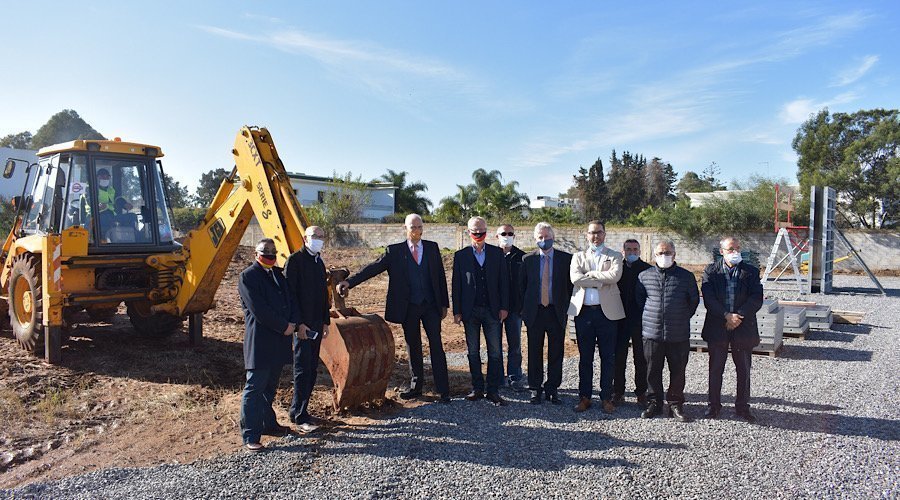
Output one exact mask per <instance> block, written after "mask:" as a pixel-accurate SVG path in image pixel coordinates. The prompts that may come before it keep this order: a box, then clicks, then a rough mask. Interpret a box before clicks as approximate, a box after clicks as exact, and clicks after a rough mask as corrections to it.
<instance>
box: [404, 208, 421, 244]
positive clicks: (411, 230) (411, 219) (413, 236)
mask: <svg viewBox="0 0 900 500" xmlns="http://www.w3.org/2000/svg"><path fill="white" fill-rule="evenodd" d="M403 226H404V227H406V239H408V240H409V241H411V242H412V243H414V244H418V243H419V240H421V239H422V230H423V229H424V228H425V224H424V223H423V222H422V216H421V215H419V214H409V215H407V216H406V221H405V222H404V223H403Z"/></svg>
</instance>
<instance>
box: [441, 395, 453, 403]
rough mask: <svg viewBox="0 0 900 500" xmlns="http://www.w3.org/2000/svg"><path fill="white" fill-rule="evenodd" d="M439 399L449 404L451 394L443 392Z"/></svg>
mask: <svg viewBox="0 0 900 500" xmlns="http://www.w3.org/2000/svg"><path fill="white" fill-rule="evenodd" d="M438 401H440V402H441V403H444V404H448V403H450V401H451V399H450V395H449V394H441V398H440V399H438Z"/></svg>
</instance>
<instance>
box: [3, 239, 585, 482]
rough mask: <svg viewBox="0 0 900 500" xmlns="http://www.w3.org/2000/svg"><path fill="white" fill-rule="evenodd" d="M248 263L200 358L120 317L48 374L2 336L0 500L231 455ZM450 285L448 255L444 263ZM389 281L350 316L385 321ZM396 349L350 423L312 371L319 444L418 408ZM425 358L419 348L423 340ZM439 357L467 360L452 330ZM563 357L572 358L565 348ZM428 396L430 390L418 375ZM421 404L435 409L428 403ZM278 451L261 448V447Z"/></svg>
mask: <svg viewBox="0 0 900 500" xmlns="http://www.w3.org/2000/svg"><path fill="white" fill-rule="evenodd" d="M323 253H324V257H325V262H326V263H327V264H328V265H333V266H338V267H341V266H343V267H348V268H349V269H350V270H351V271H356V270H359V269H360V268H361V267H362V266H363V265H365V264H366V263H368V262H370V261H371V260H373V259H374V258H375V257H377V255H378V254H379V253H380V251H378V250H368V249H326V250H325V251H324V252H323ZM251 259H252V250H251V249H249V248H241V249H240V250H239V251H238V252H237V253H236V255H235V256H234V258H233V259H232V262H231V265H230V267H229V269H228V272H227V273H226V275H225V278H224V280H223V282H222V285H221V286H220V288H219V291H218V293H217V295H216V301H217V305H216V308H215V309H213V310H211V311H209V312H208V313H206V314H205V316H204V339H203V342H202V343H201V345H200V346H198V347H192V346H191V345H190V344H189V343H188V339H187V335H186V326H187V325H186V324H185V329H184V330H183V332H182V333H181V334H174V335H172V336H171V337H168V338H164V339H150V338H146V337H141V336H139V335H137V334H136V333H135V332H134V331H133V329H132V327H131V323H130V322H129V319H128V316H127V315H126V314H125V309H124V306H123V307H120V310H119V314H117V315H116V316H115V317H114V318H113V321H112V322H111V323H91V322H90V319H89V318H88V317H87V316H86V315H84V314H83V315H81V316H79V317H78V321H79V322H84V323H82V324H81V325H80V326H78V327H77V328H76V329H74V330H73V331H72V334H71V338H70V340H69V341H68V343H67V344H66V345H65V346H64V347H63V352H62V362H61V363H60V364H59V365H49V364H47V363H46V362H44V361H43V360H41V359H38V358H35V357H33V356H31V355H29V354H28V353H26V352H25V351H24V350H22V349H21V348H20V347H19V346H18V344H17V343H16V341H15V339H14V338H13V336H12V332H11V331H9V329H8V323H7V322H6V321H4V322H2V324H3V326H4V327H5V328H6V329H5V330H4V331H3V332H2V334H0V488H9V487H15V486H20V485H23V484H27V483H30V482H33V481H37V480H48V479H54V478H60V477H65V476H69V475H73V474H80V473H85V472H89V471H92V470H97V469H103V468H107V467H136V466H147V465H154V464H160V463H175V462H179V463H186V462H192V461H194V460H196V459H198V458H208V457H213V456H216V455H220V454H227V453H233V452H235V451H238V450H240V446H241V439H240V432H239V426H238V418H239V417H238V415H239V408H240V393H241V389H242V387H243V380H244V373H245V372H244V369H243V351H242V345H243V344H242V342H243V332H244V325H243V313H242V312H241V307H240V301H239V297H238V293H237V276H238V274H239V273H240V271H242V270H243V269H244V268H245V267H246V266H247V265H248V264H249V263H250V262H251ZM444 260H445V267H446V268H447V278H448V280H449V278H450V266H451V264H452V262H451V260H452V254H448V255H445V256H444ZM386 288H387V275H386V274H383V275H381V276H378V277H377V278H374V279H372V280H369V281H368V282H366V283H364V284H363V285H361V286H359V287H357V288H355V289H353V290H352V291H351V293H350V297H349V298H348V299H347V305H348V306H353V307H356V308H357V309H359V310H360V311H362V312H375V313H377V314H381V315H383V313H384V296H385V290H386ZM389 325H390V326H391V329H392V331H393V333H394V340H395V344H396V357H395V366H394V372H393V378H392V380H391V384H390V385H389V389H388V393H387V398H388V399H387V400H385V401H383V402H381V403H378V404H373V405H371V406H369V407H366V408H361V409H357V410H355V411H354V412H352V413H349V412H343V413H335V411H334V409H333V407H332V397H331V387H332V386H331V379H330V377H329V376H328V372H327V371H326V370H325V368H324V367H321V366H320V368H319V374H320V375H319V378H318V382H319V384H318V385H317V386H316V389H315V392H314V394H313V401H312V412H313V414H315V415H317V416H320V417H324V418H326V419H328V420H329V424H328V426H327V428H326V429H325V432H333V431H334V430H335V429H338V428H340V427H342V426H355V425H365V424H366V423H367V422H370V421H371V419H377V418H380V417H382V416H384V415H386V414H390V413H392V412H395V411H397V410H398V409H402V408H403V407H404V406H410V405H415V404H422V403H421V402H419V403H416V402H411V403H409V402H400V400H399V399H398V398H397V397H396V388H399V387H401V386H404V385H405V384H408V382H409V378H408V377H409V374H408V368H407V356H406V351H405V343H404V342H403V334H402V331H401V329H400V328H399V327H398V326H397V325H392V324H389ZM423 342H424V343H425V352H426V354H427V353H428V347H427V339H426V338H425V336H424V335H423ZM443 343H444V348H445V350H446V351H447V352H464V351H465V349H466V345H465V338H464V335H463V330H462V327H461V326H458V325H455V324H453V322H452V318H451V317H450V315H448V318H447V319H446V320H444V323H443ZM567 351H568V353H569V354H572V353H574V352H575V351H574V346H571V347H568V348H567ZM290 377H291V375H290V370H289V369H288V368H286V369H285V370H284V372H283V374H282V378H281V383H280V386H279V390H278V404H277V407H276V411H277V413H278V417H279V421H280V422H282V423H287V422H288V416H287V413H288V409H289V407H290V401H291V396H292V386H291V378H290ZM450 383H451V391H452V393H453V395H454V396H461V395H464V394H465V393H466V392H467V391H468V390H469V388H470V386H469V374H468V368H467V367H464V366H451V367H450ZM425 389H426V392H427V391H430V390H431V389H432V386H431V376H430V374H429V373H427V369H426V387H425ZM429 397H430V398H436V395H435V394H430V396H429ZM270 439H275V438H268V437H264V438H263V442H264V443H265V442H267V440H270Z"/></svg>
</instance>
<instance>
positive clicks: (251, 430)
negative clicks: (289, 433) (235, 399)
mask: <svg viewBox="0 0 900 500" xmlns="http://www.w3.org/2000/svg"><path fill="white" fill-rule="evenodd" d="M281 368H282V365H278V366H277V367H271V368H257V369H255V370H247V383H246V384H245V385H244V393H243V395H242V396H241V436H242V437H243V439H244V444H247V443H258V442H259V438H260V437H261V436H262V433H263V432H265V431H267V430H271V429H274V428H275V426H277V425H278V421H277V420H276V419H275V410H273V409H272V402H273V401H275V390H276V389H278V378H279V377H280V376H281Z"/></svg>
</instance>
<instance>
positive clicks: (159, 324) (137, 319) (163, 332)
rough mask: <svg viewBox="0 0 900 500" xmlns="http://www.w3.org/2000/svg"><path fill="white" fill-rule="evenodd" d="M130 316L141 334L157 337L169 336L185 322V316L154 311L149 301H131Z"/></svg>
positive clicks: (129, 305)
mask: <svg viewBox="0 0 900 500" xmlns="http://www.w3.org/2000/svg"><path fill="white" fill-rule="evenodd" d="M128 318H129V319H130V320H131V325H132V326H134V329H135V330H136V331H137V332H138V333H139V334H141V335H145V336H147V337H156V338H162V337H168V336H169V335H171V334H173V333H175V332H176V331H178V330H180V329H181V327H182V325H183V324H184V318H179V317H178V316H172V315H171V314H168V313H164V312H153V311H152V310H151V309H150V303H149V302H129V303H128Z"/></svg>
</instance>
